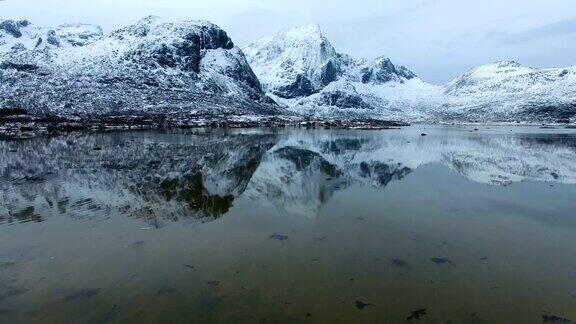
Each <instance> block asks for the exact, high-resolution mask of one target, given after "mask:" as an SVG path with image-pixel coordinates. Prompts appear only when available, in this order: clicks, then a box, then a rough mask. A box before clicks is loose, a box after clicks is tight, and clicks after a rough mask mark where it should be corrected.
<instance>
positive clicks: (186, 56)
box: [0, 16, 278, 117]
mask: <svg viewBox="0 0 576 324" xmlns="http://www.w3.org/2000/svg"><path fill="white" fill-rule="evenodd" d="M271 103H272V102H271V100H270V99H269V98H266V97H265V96H264V93H263V92H262V89H261V85H260V82H259V81H258V78H257V77H256V76H255V75H254V73H253V72H252V69H251V68H250V66H249V65H248V63H247V61H246V59H245V57H244V54H243V53H242V51H241V50H240V49H239V48H238V47H236V46H235V45H234V43H233V42H232V40H231V39H230V38H229V37H228V36H227V34H226V32H225V31H223V30H222V29H220V28H219V27H217V26H216V25H213V24H211V23H208V22H203V21H191V20H180V21H173V20H171V21H167V20H164V19H161V18H159V17H155V16H150V17H147V18H145V19H143V20H141V21H139V22H137V23H136V24H134V25H131V26H128V27H125V28H122V29H119V30H117V31H114V32H112V33H111V34H109V35H103V34H102V30H101V29H100V28H99V27H97V26H91V25H81V24H77V25H70V24H69V25H63V26H59V27H56V28H44V27H37V26H34V25H32V24H31V23H29V22H27V21H18V22H16V21H10V20H5V21H1V22H0V107H1V108H18V109H25V110H27V111H28V112H31V113H49V114H56V115H60V116H65V117H69V116H82V115H106V114H127V113H130V114H134V113H137V114H140V113H154V114H185V115H192V116H203V115H218V116H222V115H234V114H236V115H244V114H252V115H258V114H273V113H277V112H278V108H277V107H275V105H273V104H271Z"/></svg>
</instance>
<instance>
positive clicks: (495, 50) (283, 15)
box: [0, 0, 576, 83]
mask: <svg viewBox="0 0 576 324" xmlns="http://www.w3.org/2000/svg"><path fill="white" fill-rule="evenodd" d="M150 14H155V15H159V16H164V17H184V18H190V19H204V20H210V21H212V22H214V23H216V24H218V25H220V26H221V27H223V28H224V29H226V30H227V32H228V34H229V35H230V36H231V37H232V38H233V40H234V41H235V43H236V44H237V45H240V46H242V45H246V44H248V43H250V42H252V41H254V40H256V39H257V38H258V37H260V36H264V35H267V34H271V33H274V32H276V31H278V30H280V29H282V28H284V27H293V26H298V25H303V24H308V23H312V22H318V23H319V24H320V26H321V27H322V30H323V31H324V34H325V35H326V36H327V37H328V38H329V39H330V40H331V42H332V44H333V45H334V46H335V47H336V49H337V50H338V51H340V52H343V53H348V54H351V55H353V56H355V57H366V58H374V57H377V56H381V55H385V56H388V57H390V58H391V59H392V61H393V62H394V63H399V64H403V65H406V66H407V67H408V68H410V69H411V70H413V71H414V72H416V73H417V74H418V75H420V76H421V77H422V78H423V79H425V80H427V81H431V82H435V83H442V82H445V81H448V80H449V79H451V78H453V77H455V76H457V75H458V74H461V73H463V72H465V71H466V70H467V69H469V68H471V67H473V66H475V65H479V64H483V63H488V62H492V61H497V60H516V61H518V62H520V63H522V64H524V65H528V66H534V67H548V66H568V65H576V0H546V1H544V0H483V1H466V0H353V1H350V0H290V1H287V0H242V1H240V0H203V1H199V0H158V1H152V0H81V1H79V0H0V18H15V19H22V18H26V19H29V20H30V21H32V22H33V23H36V24H41V25H57V24H61V23H65V22H86V23H93V24H98V25H101V26H102V27H104V30H105V31H111V30H113V29H114V28H117V27H121V26H123V25H126V24H130V23H133V22H134V21H136V20H138V19H140V18H143V17H144V16H147V15H150Z"/></svg>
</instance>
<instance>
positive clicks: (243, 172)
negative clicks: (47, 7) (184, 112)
mask: <svg viewBox="0 0 576 324" xmlns="http://www.w3.org/2000/svg"><path fill="white" fill-rule="evenodd" d="M480 128H482V129H481V130H480V131H478V132H476V131H472V132H470V130H473V129H474V127H424V126H422V127H418V126H413V127H408V128H405V129H402V130H390V131H383V132H380V131H342V130H338V131H325V130H318V131H306V130H282V131H278V132H274V131H267V130H239V131H213V132H197V131H178V132H175V133H163V132H135V133H129V132H124V133H109V134H94V135H74V136H73V135H69V136H68V135H67V136H63V137H53V138H37V139H31V140H25V141H15V142H0V151H1V152H0V153H2V154H0V179H1V180H0V190H1V196H0V217H1V222H2V225H1V226H0V319H1V320H0V322H4V321H6V322H10V323H17V322H39V321H43V322H70V321H71V319H73V320H74V321H76V322H89V323H91V322H94V323H96V322H97V323H101V322H167V321H173V322H194V323H197V322H207V323H213V322H248V323H254V322H261V321H267V322H278V323H282V322H299V321H303V320H309V321H312V322H314V321H318V322H362V323H371V322H380V321H382V319H384V320H389V321H390V322H392V323H397V322H403V321H405V320H406V319H407V318H408V317H409V316H411V315H412V314H413V312H415V311H418V310H421V309H426V314H425V315H423V321H424V322H438V323H443V322H446V321H448V320H452V322H455V323H468V322H479V323H482V322H487V323H493V322H508V323H529V322H541V321H542V319H543V317H542V316H558V317H563V318H569V319H572V320H574V319H576V313H575V309H576V307H574V302H575V300H576V274H575V272H574V271H573V270H574V268H576V261H575V259H574V258H573V256H574V255H575V254H576V241H575V240H576V235H575V234H576V233H575V230H576V218H575V217H574V215H573V211H574V207H576V205H575V203H574V197H576V186H575V185H574V184H575V182H576V181H575V179H576V170H575V163H574V161H576V149H575V147H576V145H575V143H576V136H575V135H574V133H573V132H571V131H567V130H542V129H539V128H524V127H521V128H510V127H497V128H496V127H495V128H492V129H486V127H480ZM511 130H512V131H511ZM421 133H426V134H427V136H421ZM95 148H96V149H95ZM21 222H26V223H25V224H21ZM190 224H192V225H195V226H190ZM358 302H359V303H358ZM364 304H371V306H366V307H364V308H362V309H360V308H359V307H358V305H364ZM420 313H422V312H420ZM308 314H309V315H308ZM547 318H548V317H547Z"/></svg>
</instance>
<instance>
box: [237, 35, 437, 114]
mask: <svg viewBox="0 0 576 324" xmlns="http://www.w3.org/2000/svg"><path fill="white" fill-rule="evenodd" d="M243 50H244V52H245V53H246V56H247V58H248V62H249V63H250V65H251V66H252V68H253V69H254V71H255V73H256V75H257V76H258V77H259V79H260V80H261V82H262V84H263V88H264V91H266V92H267V93H269V94H270V96H272V97H273V98H274V99H275V100H276V101H277V102H279V103H281V104H284V105H285V106H287V107H288V108H289V109H291V110H293V111H295V112H298V113H302V114H305V115H313V116H321V117H379V118H388V119H414V118H419V117H421V116H422V113H421V112H420V110H422V109H423V108H424V104H429V101H430V100H433V99H435V98H437V97H438V96H439V95H440V94H441V88H440V87H436V86H433V85H431V84H428V83H425V82H423V81H422V80H420V79H419V78H418V77H416V75H415V74H414V73H412V72H411V71H410V70H408V69H407V68H405V67H403V66H396V65H394V64H393V63H392V62H391V61H390V60H389V59H388V58H385V57H379V58H377V59H375V60H373V61H367V60H356V59H353V58H351V57H350V56H348V55H346V54H341V53H338V52H337V51H336V50H335V49H334V47H333V46H332V45H331V44H330V42H329V41H328V39H326V37H324V36H323V34H322V32H321V30H320V28H319V26H318V25H309V26H304V27H300V28H294V29H287V30H283V31H281V32H280V33H278V34H276V35H274V36H269V37H264V38H262V39H260V40H258V41H257V42H255V43H253V44H251V45H248V46H247V47H244V48H243Z"/></svg>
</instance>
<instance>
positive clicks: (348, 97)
mask: <svg viewBox="0 0 576 324" xmlns="http://www.w3.org/2000/svg"><path fill="white" fill-rule="evenodd" d="M322 102H323V103H324V104H325V105H328V106H334V107H338V108H362V109H368V108H370V105H369V104H368V103H366V102H365V101H364V99H363V98H362V96H360V95H358V94H356V93H350V92H346V91H340V90H336V91H330V92H324V93H322Z"/></svg>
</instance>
